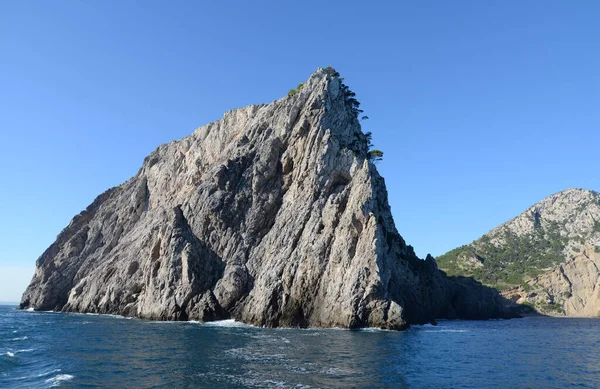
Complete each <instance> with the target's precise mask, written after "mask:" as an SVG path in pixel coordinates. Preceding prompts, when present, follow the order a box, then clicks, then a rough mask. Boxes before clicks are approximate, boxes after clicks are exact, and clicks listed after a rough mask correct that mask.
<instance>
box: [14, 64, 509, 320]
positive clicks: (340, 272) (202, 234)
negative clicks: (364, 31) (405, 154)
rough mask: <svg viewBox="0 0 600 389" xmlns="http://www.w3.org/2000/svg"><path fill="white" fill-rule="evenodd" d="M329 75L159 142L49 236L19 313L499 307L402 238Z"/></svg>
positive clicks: (378, 312) (247, 315) (294, 316)
mask: <svg viewBox="0 0 600 389" xmlns="http://www.w3.org/2000/svg"><path fill="white" fill-rule="evenodd" d="M338 76H339V75H338V74H337V73H336V72H335V71H334V70H333V69H331V68H328V69H319V70H318V71H317V72H316V73H314V74H313V75H312V76H311V77H310V79H309V80H308V81H307V82H306V83H305V84H304V86H303V88H301V89H300V90H299V91H298V92H297V93H295V94H290V95H288V96H287V97H284V98H283V99H280V100H277V101H275V102H273V103H271V104H268V105H253V106H248V107H245V108H241V109H237V110H234V111H230V112H227V113H225V115H224V117H223V118H222V119H221V120H219V121H216V122H214V123H211V124H208V125H206V126H203V127H200V128H198V129H197V130H196V131H194V133H193V134H191V135H190V136H188V137H186V138H184V139H181V140H178V141H174V142H171V143H169V144H165V145H162V146H160V147H159V148H158V149H156V150H155V151H154V152H153V153H152V154H150V155H149V156H148V157H147V158H146V159H145V160H144V163H143V166H142V168H141V169H140V170H139V172H138V173H137V174H136V175H135V177H133V178H132V179H130V180H129V181H127V182H125V183H124V184H122V185H121V186H119V187H116V188H113V189H110V190H108V191H107V192H105V193H104V194H102V195H100V196H99V197H98V198H97V199H96V200H95V201H94V202H93V203H92V204H91V205H90V206H89V207H88V208H87V209H86V210H85V211H83V212H82V213H81V214H79V215H77V216H75V218H73V220H72V221H71V223H70V224H69V226H68V227H67V228H65V229H64V230H63V231H62V232H61V233H60V235H59V236H58V238H57V240H56V242H55V243H54V244H52V245H51V246H50V247H49V248H48V249H47V250H46V252H44V253H43V255H42V256H41V257H40V258H39V259H38V261H37V268H36V272H35V275H34V277H33V280H32V281H31V284H30V285H29V287H28V288H27V290H26V291H25V293H24V295H23V299H22V302H21V308H29V307H33V308H34V309H37V310H62V311H76V312H96V313H112V314H122V315H128V316H137V317H141V318H148V319H157V320H192V319H194V320H201V321H209V320H217V319H225V318H229V317H233V318H235V319H237V320H240V321H243V322H246V323H250V324H254V325H258V326H268V327H276V326H301V327H304V326H316V327H319V326H320V327H331V326H335V327H350V328H353V327H362V326H374V327H382V328H392V329H402V328H405V327H406V326H408V325H409V324H411V323H425V322H429V321H431V320H433V319H434V318H436V317H452V318H457V317H458V318H488V317H505V316H507V315H509V313H508V312H507V310H506V309H505V307H504V305H503V303H504V302H503V301H502V299H501V298H500V296H499V295H498V294H497V292H495V291H494V290H492V289H489V288H485V287H482V286H481V285H479V284H477V283H475V282H473V281H472V280H471V281H469V280H466V281H465V280H458V281H453V280H449V279H447V278H446V277H445V276H444V274H442V273H441V272H439V271H438V269H437V265H436V263H435V261H434V260H433V258H428V259H427V260H420V259H418V258H417V257H416V256H415V254H414V252H413V250H412V247H410V246H407V245H406V244H405V242H404V240H403V239H402V238H401V237H400V235H399V234H398V232H397V231H396V228H395V226H394V221H393V219H392V216H391V212H390V207H389V205H388V201H387V192H386V188H385V184H384V181H383V179H382V178H381V177H380V175H379V174H378V173H377V169H376V167H375V166H374V164H373V163H372V162H370V161H369V158H368V146H367V140H366V137H365V135H364V134H363V133H362V131H361V128H360V124H359V121H358V120H357V112H356V100H354V99H353V98H352V96H353V94H351V92H349V90H348V89H347V87H346V86H345V85H343V84H342V83H341V81H340V78H339V77H338Z"/></svg>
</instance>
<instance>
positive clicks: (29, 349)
mask: <svg viewBox="0 0 600 389" xmlns="http://www.w3.org/2000/svg"><path fill="white" fill-rule="evenodd" d="M32 351H35V349H34V348H27V349H24V350H17V351H15V352H16V353H30V352H32Z"/></svg>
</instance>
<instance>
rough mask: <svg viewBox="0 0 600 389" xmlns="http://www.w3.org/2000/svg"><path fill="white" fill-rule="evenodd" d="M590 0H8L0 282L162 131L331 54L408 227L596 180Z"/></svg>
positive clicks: (475, 233)
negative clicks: (362, 116) (360, 110)
mask: <svg viewBox="0 0 600 389" xmlns="http://www.w3.org/2000/svg"><path fill="white" fill-rule="evenodd" d="M599 14H600V3H598V2H595V1H579V2H576V3H572V2H571V3H569V2H564V1H529V2H502V1H487V2H481V1H454V2H439V1H438V2H427V1H419V2H416V1H415V2H389V1H386V2H377V1H371V2H352V1H344V2H341V1H340V2H334V1H327V2H323V1H302V2H300V1H298V2H279V1H278V2H276V1H271V2H266V1H254V2H245V1H244V2H241V1H240V2H229V3H228V4H221V3H220V2H191V1H188V2H184V1H176V2H149V1H145V2H134V1H126V2H120V1H103V2H81V1H60V2H43V1H31V2H17V1H13V2H8V1H5V2H0V86H1V89H0V90H1V91H2V93H0V146H1V150H2V151H1V153H0V180H1V182H2V186H1V190H0V215H1V218H0V285H2V286H1V287H0V301H7V300H8V301H15V300H18V299H19V298H20V294H21V293H22V291H23V289H24V288H25V286H26V284H27V282H28V281H29V279H30V277H31V275H33V267H34V263H35V260H36V259H37V257H38V256H39V255H40V254H41V253H42V252H43V251H44V249H45V248H46V247H47V246H49V245H50V244H51V243H52V242H53V240H54V238H55V237H56V235H57V234H58V233H59V232H60V230H61V229H62V228H64V227H65V226H66V225H67V224H68V223H69V221H70V219H71V218H72V217H73V216H74V215H75V214H77V213H78V212H80V211H81V210H82V209H84V208H85V207H86V206H87V205H88V204H89V203H90V202H91V201H92V200H93V199H94V198H95V196H96V195H98V194H99V193H101V192H103V191H104V190H105V189H107V188H109V187H111V186H115V185H118V184H120V183H122V182H123V181H125V180H126V179H128V178H129V177H131V176H132V175H134V174H135V173H136V172H137V170H138V168H139V167H140V165H141V163H142V161H143V158H144V157H145V156H146V155H147V154H148V153H149V152H151V151H152V150H153V149H154V148H156V147H157V146H158V145H159V144H161V143H164V142H168V141H170V140H173V139H177V138H181V137H184V136H186V135H188V134H189V133H191V132H192V131H193V130H194V129H195V128H196V127H198V126H200V125H203V124H206V123H207V122H209V121H213V120H216V119H218V118H220V117H221V115H222V114H223V112H225V111H226V110H229V109H233V108H236V107H240V106H244V105H248V104H253V103H266V102H270V101H272V100H275V99H278V98H280V97H282V96H283V95H284V94H285V93H286V92H287V90H288V89H290V88H292V87H294V86H295V85H296V84H298V83H299V82H302V81H303V80H305V79H306V78H307V77H308V76H309V75H310V73H312V72H313V71H314V70H315V69H316V68H317V67H319V66H333V67H335V68H336V69H337V70H338V71H339V72H340V73H341V74H342V76H343V77H345V79H346V83H347V84H348V85H349V86H350V87H351V88H352V90H353V91H355V92H356V93H357V98H358V100H359V101H360V102H361V103H362V105H361V108H364V110H365V114H366V115H368V116H369V117H370V119H369V120H368V121H367V122H365V126H364V129H365V130H366V131H367V130H368V131H372V132H373V134H374V136H373V138H374V143H375V145H376V146H377V148H380V149H382V150H383V151H384V152H385V156H384V161H383V162H381V163H380V164H379V169H380V172H381V173H382V175H383V176H384V177H385V178H386V182H387V186H388V191H389V197H390V203H391V206H392V211H393V214H394V218H395V221H396V225H397V227H398V229H399V231H400V233H401V234H402V235H403V236H404V238H405V239H406V240H407V242H408V243H409V244H412V245H413V246H414V247H415V249H416V251H417V253H418V254H419V255H420V256H424V255H426V254H427V253H432V254H433V255H439V254H442V253H444V252H446V251H447V250H450V249H452V248H454V247H456V246H459V245H461V244H465V243H469V242H471V241H472V240H474V239H476V238H477V237H479V236H480V235H482V234H484V233H485V232H487V231H488V230H489V229H491V228H493V227H494V226H496V225H498V224H500V223H502V222H504V221H506V220H508V219H510V218H512V217H514V216H516V215H517V214H519V213H520V212H522V211H523V210H525V209H526V208H527V207H528V206H530V205H532V204H534V203H535V202H537V201H539V200H541V199H542V198H544V197H546V196H548V195H551V194H553V193H555V192H558V191H560V190H563V189H566V188H569V187H582V188H587V189H594V190H599V189H600V177H599V175H598V167H599V166H600V153H599V152H598V151H597V149H598V145H599V144H600V135H599V134H600V131H599V130H600V128H599V127H600V126H599V125H600V109H598V107H600V71H599V69H600V51H599V50H598V42H599V39H600V24H599V23H597V16H598V15H599Z"/></svg>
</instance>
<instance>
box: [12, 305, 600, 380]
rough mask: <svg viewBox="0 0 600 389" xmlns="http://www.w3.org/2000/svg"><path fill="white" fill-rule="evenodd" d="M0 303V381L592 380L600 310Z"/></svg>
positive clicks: (599, 371)
mask: <svg viewBox="0 0 600 389" xmlns="http://www.w3.org/2000/svg"><path fill="white" fill-rule="evenodd" d="M15 308H16V307H14V306H0V388H5V389H8V388H50V387H60V388H169V389H175V388H600V360H599V358H598V357H599V356H600V319H557V318H546V317H530V318H525V319H515V320H498V321H440V323H439V325H438V326H431V325H426V326H414V327H412V328H411V329H410V330H408V331H405V332H393V331H380V330H361V331H348V330H341V329H307V330H303V329H265V328H254V327H250V326H246V325H243V324H240V323H236V322H234V321H229V320H226V321H221V322H215V323H207V324H202V323H194V322H155V321H143V320H138V319H126V318H122V317H115V316H98V315H86V314H66V313H51V312H26V311H19V310H16V309H15Z"/></svg>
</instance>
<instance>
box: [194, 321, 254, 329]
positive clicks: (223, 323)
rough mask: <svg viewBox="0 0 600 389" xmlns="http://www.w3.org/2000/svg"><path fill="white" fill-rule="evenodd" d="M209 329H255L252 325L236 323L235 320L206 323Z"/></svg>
mask: <svg viewBox="0 0 600 389" xmlns="http://www.w3.org/2000/svg"><path fill="white" fill-rule="evenodd" d="M204 325H205V326H207V327H241V328H254V326H251V325H250V324H245V323H242V322H239V321H235V320H233V319H227V320H216V321H208V322H205V323H204Z"/></svg>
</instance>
